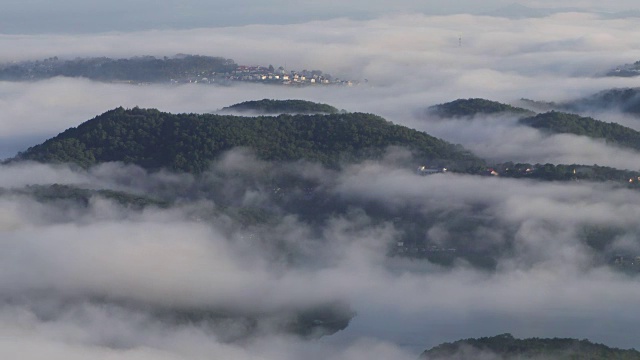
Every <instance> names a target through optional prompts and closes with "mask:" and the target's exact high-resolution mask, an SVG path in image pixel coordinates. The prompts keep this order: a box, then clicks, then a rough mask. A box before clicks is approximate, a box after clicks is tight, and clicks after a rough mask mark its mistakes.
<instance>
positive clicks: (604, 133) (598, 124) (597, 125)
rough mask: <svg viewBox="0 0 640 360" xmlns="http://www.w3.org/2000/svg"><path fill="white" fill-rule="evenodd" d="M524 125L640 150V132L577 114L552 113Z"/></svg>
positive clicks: (534, 117)
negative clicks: (602, 140)
mask: <svg viewBox="0 0 640 360" xmlns="http://www.w3.org/2000/svg"><path fill="white" fill-rule="evenodd" d="M520 122H521V123H522V124H525V125H528V126H531V127H534V128H536V129H541V130H544V131H547V132H550V133H565V134H575V135H583V136H588V137H591V138H595V139H604V140H606V141H607V143H610V144H615V145H619V146H624V147H629V148H632V149H636V150H640V132H638V131H636V130H633V129H631V128H628V127H626V126H622V125H620V124H616V123H607V122H604V121H600V120H596V119H593V118H590V117H582V116H580V115H576V114H569V113H563V112H558V111H550V112H546V113H543V114H538V115H536V116H533V117H529V118H524V119H521V120H520Z"/></svg>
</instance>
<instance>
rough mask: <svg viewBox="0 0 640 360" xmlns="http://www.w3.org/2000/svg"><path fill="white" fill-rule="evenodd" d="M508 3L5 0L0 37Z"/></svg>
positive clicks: (546, 4)
mask: <svg viewBox="0 0 640 360" xmlns="http://www.w3.org/2000/svg"><path fill="white" fill-rule="evenodd" d="M513 3H514V1H511V0H486V1H475V0H457V1H440V0H438V1H435V0H428V1H413V0H399V1H393V2H388V1H383V0H371V1H360V0H358V1H353V0H349V1H339V0H328V1H310V0H305V1H296V2H295V3H292V2H290V1H286V0H248V1H233V0H216V1H206V0H160V1H153V0H132V1H124V0H115V1H79V0H60V1H55V2H51V1H46V0H24V1H16V0H6V1H3V4H2V13H0V33H11V34H34V33H48V32H64V33H83V32H105V31H132V30H145V29H172V28H176V29H185V28H194V27H219V26H237V25H246V24H255V23H260V24H290V23H298V22H307V21H311V20H326V19H330V18H337V17H347V18H353V19H371V18H375V17H379V16H386V15H393V14H398V13H424V14H431V15H434V14H452V13H474V14H484V13H491V12H493V11H495V10H496V9H500V8H502V7H505V6H509V5H512V4H513ZM519 4H520V5H524V6H528V7H533V8H550V9H554V8H561V9H579V10H585V11H592V10H593V11H605V12H616V11H621V10H631V9H637V2H634V1H627V0H625V1H614V2H606V3H602V2H598V1H587V0H571V1H563V2H562V3H561V4H562V5H561V7H560V6H559V5H558V2H557V1H548V0H540V1H520V2H519Z"/></svg>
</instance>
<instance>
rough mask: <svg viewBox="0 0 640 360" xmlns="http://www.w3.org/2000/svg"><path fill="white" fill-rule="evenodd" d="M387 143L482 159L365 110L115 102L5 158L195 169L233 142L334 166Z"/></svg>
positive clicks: (375, 154)
mask: <svg viewBox="0 0 640 360" xmlns="http://www.w3.org/2000/svg"><path fill="white" fill-rule="evenodd" d="M389 146H399V147H405V148H407V149H409V150H411V151H412V152H413V154H414V156H415V157H416V161H418V162H420V163H422V162H425V161H446V162H447V165H448V166H449V167H455V166H456V165H458V166H465V167H479V166H482V165H483V164H484V163H483V161H482V160H480V159H479V158H477V157H475V156H474V155H473V154H471V153H470V152H469V151H467V150H465V149H463V148H462V147H461V146H459V145H453V144H450V143H448V142H446V141H443V140H440V139H437V138H435V137H433V136H430V135H428V134H426V133H424V132H420V131H417V130H413V129H410V128H408V127H405V126H400V125H395V124H392V123H391V122H388V121H386V120H385V119H383V118H381V117H379V116H376V115H371V114H364V113H345V114H329V115H317V114H316V115H279V116H259V117H240V116H230V115H213V114H203V115H198V114H170V113H165V112H160V111H158V110H155V109H140V108H133V109H129V110H125V109H124V108H121V107H120V108H117V109H114V110H111V111H108V112H106V113H104V114H102V115H99V116H97V117H96V118H94V119H92V120H89V121H87V122H85V123H83V124H81V125H79V126H78V127H76V128H70V129H67V130H66V131H64V132H62V133H60V134H59V135H57V136H56V137H54V138H51V139H49V140H47V141H45V142H44V143H42V144H40V145H36V146H34V147H31V148H29V149H28V150H27V151H25V152H23V153H20V154H18V155H17V156H16V157H15V158H14V159H12V160H11V161H16V160H35V161H39V162H67V163H74V164H78V165H80V166H82V167H89V166H92V165H94V164H97V163H102V162H109V161H121V162H124V163H133V164H136V165H139V166H142V167H144V168H147V169H160V168H167V169H170V170H174V171H185V172H191V173H200V172H202V171H204V170H206V169H207V168H208V167H209V164H210V162H211V161H212V160H214V159H216V158H217V157H218V156H219V155H220V154H222V153H223V152H225V151H227V150H230V149H232V148H235V147H246V148H249V149H252V150H253V151H254V152H255V153H256V154H257V156H258V157H259V158H261V159H264V160H274V161H294V160H300V159H305V160H309V161H314V162H320V163H322V164H324V165H327V166H331V167H335V166H339V165H340V164H341V163H349V162H354V161H361V160H364V159H374V158H379V157H381V156H382V155H383V154H384V153H385V151H386V150H387V148H388V147H389ZM449 164H450V165H449Z"/></svg>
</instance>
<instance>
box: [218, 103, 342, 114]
mask: <svg viewBox="0 0 640 360" xmlns="http://www.w3.org/2000/svg"><path fill="white" fill-rule="evenodd" d="M228 112H239V113H243V112H246V113H259V114H264V115H273V114H337V113H339V112H340V111H339V110H338V109H336V108H335V107H333V106H331V105H328V104H321V103H316V102H313V101H306V100H271V99H262V100H253V101H245V102H241V103H239V104H235V105H231V106H228V107H225V108H222V109H221V110H220V111H218V113H228Z"/></svg>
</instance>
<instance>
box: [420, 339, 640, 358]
mask: <svg viewBox="0 0 640 360" xmlns="http://www.w3.org/2000/svg"><path fill="white" fill-rule="evenodd" d="M420 358H421V359H429V360H444V359H456V360H466V359H469V360H471V359H478V358H482V359H502V360H511V359H514V360H515V359H540V360H542V359H545V360H564V359H567V360H570V359H571V360H573V359H581V360H600V359H619V360H627V359H628V360H631V359H634V360H635V359H640V352H638V351H636V350H633V349H632V350H621V349H616V348H610V347H608V346H605V345H602V344H595V343H592V342H590V341H588V340H576V339H561V338H553V339H541V338H530V339H516V338H514V337H513V336H512V335H511V334H502V335H498V336H493V337H483V338H479V339H465V340H459V341H456V342H453V343H444V344H441V345H438V346H436V347H434V348H432V349H430V350H427V351H425V352H423V353H422V355H421V356H420Z"/></svg>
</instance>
